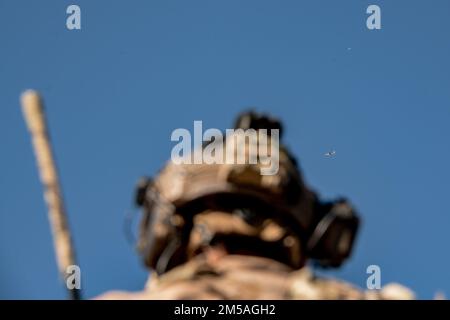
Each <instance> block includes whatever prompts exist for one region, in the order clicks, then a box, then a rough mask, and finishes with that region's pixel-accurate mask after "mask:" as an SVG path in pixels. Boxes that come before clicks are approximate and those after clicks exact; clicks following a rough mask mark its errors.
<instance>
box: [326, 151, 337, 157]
mask: <svg viewBox="0 0 450 320" xmlns="http://www.w3.org/2000/svg"><path fill="white" fill-rule="evenodd" d="M335 154H336V151H334V150H332V151H329V152H327V153H325V156H326V157H332V156H334V155H335Z"/></svg>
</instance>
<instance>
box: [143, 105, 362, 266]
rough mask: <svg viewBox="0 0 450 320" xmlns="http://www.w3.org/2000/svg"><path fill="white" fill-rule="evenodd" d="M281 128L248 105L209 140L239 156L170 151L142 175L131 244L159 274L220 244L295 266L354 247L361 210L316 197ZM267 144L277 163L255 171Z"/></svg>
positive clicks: (339, 256) (327, 262)
mask: <svg viewBox="0 0 450 320" xmlns="http://www.w3.org/2000/svg"><path fill="white" fill-rule="evenodd" d="M249 132H253V133H257V135H256V136H257V137H258V138H257V141H256V142H257V147H256V148H252V144H254V143H255V141H251V139H247V138H249V135H248V133H249ZM282 133H283V128H282V125H281V123H280V121H279V120H277V119H275V118H272V117H270V116H268V115H265V114H258V113H255V112H246V113H243V114H241V115H240V116H239V117H238V118H237V120H236V123H235V130H234V131H233V133H232V134H228V135H226V136H225V138H224V141H223V143H219V144H216V145H215V147H216V152H217V150H220V151H223V154H225V153H226V152H230V150H231V152H232V153H233V154H234V156H236V157H238V156H239V153H241V155H242V153H243V154H244V159H245V161H244V163H242V161H241V162H240V163H229V162H221V163H209V164H205V163H198V164H192V163H191V162H189V161H188V162H183V161H179V160H180V159H178V160H176V159H171V160H170V161H168V162H167V164H166V165H165V166H164V168H163V169H162V170H161V171H160V172H159V173H158V175H157V176H156V177H155V178H154V179H149V178H143V179H141V180H140V182H139V183H138V186H137V190H136V203H137V205H138V206H139V207H141V208H142V209H143V218H142V221H141V224H140V234H139V240H138V244H137V248H138V251H139V252H140V254H141V256H142V258H143V261H144V262H145V264H146V265H147V266H148V267H149V268H151V269H154V270H156V271H157V272H158V273H159V274H161V273H164V272H166V271H168V270H170V269H172V268H174V267H176V266H178V265H180V264H183V263H184V262H186V261H188V260H189V259H191V258H192V257H194V256H195V255H197V254H199V253H201V252H202V250H203V249H204V248H205V247H208V246H214V245H217V244H220V245H224V246H225V247H226V250H227V251H228V252H230V253H236V254H253V255H262V256H266V257H270V258H273V259H276V260H278V261H281V262H283V263H285V264H287V265H289V266H291V267H293V268H301V267H302V266H303V265H304V264H305V262H306V260H307V259H313V260H314V261H316V262H317V263H318V264H320V265H321V266H323V267H338V266H340V265H341V264H342V263H343V261H345V260H346V259H347V258H348V257H349V256H350V253H351V251H352V246H353V242H354V239H355V236H356V232H357V228H358V224H359V218H358V216H357V214H356V212H355V211H354V210H353V209H352V207H351V206H350V205H349V203H348V202H347V201H346V200H345V199H338V200H337V201H334V202H321V201H319V199H318V197H317V195H316V194H315V193H314V192H313V191H312V190H310V189H309V188H308V187H307V186H306V185H305V183H304V180H303V178H302V176H301V173H300V170H299V167H298V164H297V161H296V160H295V158H294V157H293V156H292V154H291V153H290V152H289V151H288V150H287V148H286V147H285V146H284V145H283V144H281V143H279V140H280V138H282ZM237 141H241V142H243V146H244V148H239V143H237ZM215 142H216V143H217V142H218V141H215ZM230 145H231V146H232V147H231V148H230ZM208 146H209V144H204V145H203V146H202V147H201V148H199V149H197V150H195V151H194V153H195V152H202V151H203V150H205V148H208ZM261 146H263V148H260V147H261ZM269 149H270V150H271V151H270V152H272V153H273V150H276V151H277V152H276V155H275V154H270V155H271V156H274V158H275V160H276V161H278V163H277V165H278V168H277V169H278V170H277V171H276V172H275V173H273V174H270V175H267V174H261V172H262V169H263V167H264V165H265V164H263V163H262V162H261V161H257V162H256V163H255V162H251V161H249V160H250V159H260V156H262V155H261V152H263V151H264V152H266V154H267V150H269ZM184 156H187V157H193V156H195V155H194V154H189V155H184ZM252 157H253V158H252ZM235 159H237V158H235ZM241 159H242V158H241Z"/></svg>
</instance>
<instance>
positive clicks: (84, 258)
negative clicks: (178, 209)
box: [0, 0, 450, 299]
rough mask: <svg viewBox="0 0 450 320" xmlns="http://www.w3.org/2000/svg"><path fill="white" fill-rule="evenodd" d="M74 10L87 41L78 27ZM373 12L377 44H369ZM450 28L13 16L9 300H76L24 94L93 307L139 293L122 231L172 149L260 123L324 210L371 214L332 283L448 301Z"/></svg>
mask: <svg viewBox="0 0 450 320" xmlns="http://www.w3.org/2000/svg"><path fill="white" fill-rule="evenodd" d="M73 3H74V4H78V5H79V6H80V7H81V11H82V12H81V14H82V30H79V31H69V30H67V29H66V26H65V21H66V17H67V15H66V13H65V12H66V8H67V6H68V5H70V4H73ZM370 4H377V5H379V6H380V7H381V12H382V29H381V30H375V31H370V30H368V29H367V28H366V18H367V14H366V8H367V7H368V5H370ZM449 16H450V3H449V2H448V1H445V0H436V1H433V3H432V4H430V2H429V1H428V2H427V1H402V0H397V1H379V0H373V1H360V0H352V1H343V0H341V1H331V0H330V1H312V0H311V1H283V2H280V1H274V0H248V1H238V0H229V1H206V0H190V1H175V0H173V1H162V0H152V1H143V0H142V1H138V0H134V1H83V0H79V1H71V2H69V1H56V0H53V1H39V2H38V1H22V0H14V1H13V0H0V145H1V146H2V151H1V153H0V155H1V157H0V163H1V167H2V170H1V175H0V194H1V197H0V298H3V299H5V298H19V299H47V298H57V299H62V298H65V292H64V290H63V288H62V286H61V284H60V282H59V280H58V276H57V269H56V264H55V258H54V254H53V247H52V240H51V236H50V230H49V225H48V221H47V211H46V208H45V205H44V202H43V199H42V188H41V185H40V182H39V180H38V176H37V171H36V165H35V160H34V157H33V154H32V149H31V144H30V139H29V136H28V134H27V130H26V127H25V124H24V121H23V118H22V115H21V112H20V108H19V95H20V93H21V92H22V91H23V90H24V89H27V88H35V89H37V90H39V91H40V92H41V93H42V94H43V96H44V98H45V102H46V108H47V117H48V121H49V124H50V129H51V134H52V138H53V143H54V148H55V153H56V157H57V161H58V166H59V169H60V174H61V179H62V183H63V188H64V195H65V199H66V204H67V209H68V212H69V219H70V222H71V227H72V230H73V237H74V240H75V244H76V249H77V255H78V258H79V264H80V266H81V270H82V281H83V289H84V294H85V296H86V297H93V296H95V295H98V294H100V293H102V292H104V291H106V290H111V289H122V290H138V289H140V288H142V287H143V285H144V283H145V280H146V277H147V272H146V270H145V269H144V268H143V267H142V265H141V263H140V260H139V259H138V257H137V255H136V254H135V252H134V249H133V247H132V246H130V245H129V244H128V243H127V241H126V239H125V237H124V235H123V232H122V224H123V217H124V215H125V212H126V211H127V210H128V209H129V208H130V204H131V198H132V195H133V190H134V183H135V181H136V180H137V179H138V177H140V176H142V175H154V174H155V173H156V172H157V171H158V169H159V168H160V167H161V166H162V165H163V162H164V161H165V160H166V159H167V158H168V157H169V156H170V150H171V148H172V147H173V145H174V143H173V142H171V141H170V134H171V132H172V131H173V130H174V129H176V128H187V129H190V130H192V129H193V121H194V120H203V126H204V128H221V129H225V128H229V127H230V126H231V125H232V122H233V120H234V116H235V115H236V113H237V112H239V111H241V110H243V109H245V108H246V107H249V106H255V107H257V109H258V110H261V111H268V112H271V113H273V114H274V115H276V116H279V117H281V119H282V120H284V121H285V127H286V134H285V142H286V143H287V145H288V146H289V147H290V148H291V149H292V150H293V151H294V153H295V154H296V155H297V156H298V158H299V160H300V165H301V167H302V169H303V170H304V175H305V177H306V180H307V182H308V184H309V185H310V186H311V187H312V188H314V189H315V190H317V191H318V192H319V193H320V194H321V196H322V197H323V199H330V198H333V197H336V196H339V195H345V196H347V197H349V198H350V199H351V201H352V202H353V203H354V205H355V206H356V207H357V209H358V210H359V212H360V213H361V215H362V218H363V220H364V221H363V226H362V229H361V232H360V234H359V238H358V243H357V246H356V251H355V253H354V255H353V257H352V259H351V260H350V261H349V263H347V264H346V265H345V266H344V267H343V268H342V269H341V270H339V271H333V272H328V271H327V272H325V274H328V275H338V276H339V277H341V278H343V279H345V280H347V281H350V282H352V283H354V284H355V285H357V286H360V287H363V286H365V283H366V278H367V274H366V268H367V266H368V265H370V264H377V265H379V266H380V267H381V272H382V284H386V283H388V282H392V281H396V282H400V283H403V284H404V285H406V286H408V287H410V288H412V289H413V290H414V291H415V292H416V293H418V295H419V297H420V298H432V297H433V295H434V293H435V292H437V291H439V290H441V291H444V292H446V293H447V294H450V276H448V273H449V272H450V271H449V270H450V257H449V254H448V247H447V246H448V244H449V242H450V234H449V233H448V226H449V225H450V212H449V209H448V204H447V199H448V197H449V187H448V181H450V170H449V168H448V165H449V163H450V144H449V140H448V139H449V137H450V126H449V121H450V90H449V88H450V60H449V59H448V57H449V56H450V42H449V41H448V39H449V38H448V34H449V31H450V27H449V24H448V19H449ZM330 149H335V150H336V151H337V154H336V156H335V157H334V158H333V159H329V158H326V157H324V156H323V154H324V153H325V152H327V151H329V150H330Z"/></svg>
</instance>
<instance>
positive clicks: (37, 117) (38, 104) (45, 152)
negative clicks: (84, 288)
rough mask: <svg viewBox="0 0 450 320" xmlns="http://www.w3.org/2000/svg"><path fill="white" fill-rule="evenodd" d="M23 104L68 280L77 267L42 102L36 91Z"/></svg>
mask: <svg viewBox="0 0 450 320" xmlns="http://www.w3.org/2000/svg"><path fill="white" fill-rule="evenodd" d="M21 103H22V111H23V115H24V117H25V121H26V123H27V126H28V130H29V131H30V135H31V138H32V142H33V148H34V152H35V155H36V160H37V164H38V170H39V174H40V179H41V182H42V184H43V186H44V198H45V201H46V203H47V207H48V217H49V221H50V225H51V229H52V235H53V243H54V247H55V252H56V260H57V264H58V269H59V272H60V274H61V276H62V279H64V280H66V278H67V272H66V270H67V267H68V266H70V265H75V253H74V249H73V245H72V239H71V236H70V230H69V226H68V223H67V217H66V212H65V208H64V201H63V197H62V192H61V187H60V184H59V179H58V173H57V170H56V164H55V160H54V157H53V152H52V148H51V144H50V136H49V133H48V129H47V124H46V119H45V114H44V108H43V105H42V99H41V97H40V96H39V94H38V93H37V92H36V91H33V90H28V91H25V92H24V93H23V94H22V96H21ZM64 285H66V283H64ZM66 286H67V285H66ZM69 291H71V292H70V294H71V296H72V298H75V299H77V298H79V296H78V294H79V292H78V290H69Z"/></svg>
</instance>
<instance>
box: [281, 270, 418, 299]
mask: <svg viewBox="0 0 450 320" xmlns="http://www.w3.org/2000/svg"><path fill="white" fill-rule="evenodd" d="M290 278H291V281H290V283H291V285H290V288H289V296H290V297H291V298H292V299H302V300H303V299H306V300H412V299H415V294H414V292H413V291H411V290H410V289H408V288H407V287H405V286H403V285H400V284H398V283H390V284H387V285H386V286H384V287H382V288H381V289H379V290H364V289H362V288H359V287H357V286H355V285H353V284H351V283H349V282H346V281H343V280H339V279H334V278H326V277H319V276H316V275H314V274H313V272H312V271H311V269H309V268H303V269H301V270H299V271H295V272H292V274H291V275H290Z"/></svg>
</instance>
